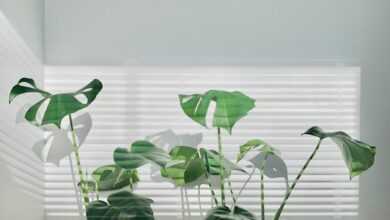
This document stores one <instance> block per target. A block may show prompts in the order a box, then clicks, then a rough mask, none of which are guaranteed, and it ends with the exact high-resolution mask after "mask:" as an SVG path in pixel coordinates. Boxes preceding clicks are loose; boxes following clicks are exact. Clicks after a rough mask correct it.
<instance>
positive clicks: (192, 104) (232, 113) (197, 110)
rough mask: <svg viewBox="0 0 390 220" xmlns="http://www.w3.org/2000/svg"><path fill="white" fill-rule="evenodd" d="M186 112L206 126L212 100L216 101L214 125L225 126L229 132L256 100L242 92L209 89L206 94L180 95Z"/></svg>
mask: <svg viewBox="0 0 390 220" xmlns="http://www.w3.org/2000/svg"><path fill="white" fill-rule="evenodd" d="M179 101H180V105H181V108H182V109H183V111H184V113H185V114H186V115H187V116H188V117H190V118H191V119H192V120H194V121H195V122H197V123H199V124H201V125H202V126H204V127H207V125H206V116H207V112H208V110H209V107H210V103H211V101H214V102H215V103H216V109H215V111H214V115H213V127H218V128H224V129H226V130H227V131H228V132H229V133H231V130H232V128H233V126H234V125H235V124H236V122H237V121H238V120H240V119H241V118H243V117H244V116H246V115H247V114H248V112H249V111H250V110H252V109H253V108H254V107H255V100H254V99H252V98H250V97H248V96H246V95H245V94H243V93H241V92H237V91H234V92H227V91H219V90H209V91H208V92H206V93H204V94H193V95H179Z"/></svg>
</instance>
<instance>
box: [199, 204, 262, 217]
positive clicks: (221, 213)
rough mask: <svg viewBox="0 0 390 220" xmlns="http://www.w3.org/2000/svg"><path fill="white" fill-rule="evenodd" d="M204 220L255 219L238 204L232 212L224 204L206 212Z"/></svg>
mask: <svg viewBox="0 0 390 220" xmlns="http://www.w3.org/2000/svg"><path fill="white" fill-rule="evenodd" d="M205 219H206V220H256V217H255V215H253V214H252V213H250V212H249V211H248V210H245V209H243V208H241V207H239V206H236V207H234V210H233V212H232V211H231V210H230V208H228V207H226V206H220V207H217V208H213V209H211V210H210V211H209V213H208V214H207V216H206V218H205Z"/></svg>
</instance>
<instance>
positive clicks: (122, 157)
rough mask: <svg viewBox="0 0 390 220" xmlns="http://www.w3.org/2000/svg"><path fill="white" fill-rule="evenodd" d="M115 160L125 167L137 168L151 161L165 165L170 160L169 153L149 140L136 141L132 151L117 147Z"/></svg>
mask: <svg viewBox="0 0 390 220" xmlns="http://www.w3.org/2000/svg"><path fill="white" fill-rule="evenodd" d="M114 161H115V163H116V164H117V165H118V166H119V167H122V168H124V169H136V168H138V167H141V166H143V165H145V164H147V163H149V162H153V163H155V164H157V165H159V166H161V167H164V166H165V165H166V163H167V162H168V161H169V155H168V154H167V153H166V152H165V151H164V150H163V149H161V148H158V147H156V146H155V145H154V144H152V143H150V142H149V141H143V140H141V141H135V142H134V143H133V144H132V145H131V148H130V151H129V150H127V149H125V148H117V149H115V151H114Z"/></svg>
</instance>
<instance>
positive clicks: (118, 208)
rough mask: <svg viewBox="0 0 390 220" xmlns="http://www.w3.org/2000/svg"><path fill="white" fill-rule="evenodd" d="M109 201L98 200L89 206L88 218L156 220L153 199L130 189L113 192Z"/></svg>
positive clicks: (101, 219) (93, 219)
mask: <svg viewBox="0 0 390 220" xmlns="http://www.w3.org/2000/svg"><path fill="white" fill-rule="evenodd" d="M107 200H108V203H107V202H105V201H101V200H97V201H93V202H91V203H90V204H89V205H88V207H87V218H88V220H139V219H142V220H154V215H153V210H152V208H151V204H152V203H153V201H152V200H151V199H148V198H145V197H143V196H139V195H136V194H134V193H131V192H128V191H121V192H118V193H113V194H111V195H110V196H109V197H108V198H107Z"/></svg>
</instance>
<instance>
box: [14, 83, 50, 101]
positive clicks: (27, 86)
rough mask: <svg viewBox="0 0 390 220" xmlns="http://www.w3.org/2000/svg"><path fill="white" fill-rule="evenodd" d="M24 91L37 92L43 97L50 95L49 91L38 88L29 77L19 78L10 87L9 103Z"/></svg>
mask: <svg viewBox="0 0 390 220" xmlns="http://www.w3.org/2000/svg"><path fill="white" fill-rule="evenodd" d="M25 93H39V94H40V95H42V96H43V97H48V96H50V93H48V92H46V91H43V90H41V89H39V88H38V87H37V86H36V84H35V81H34V80H33V79H30V78H21V79H20V80H19V81H18V83H17V84H16V85H15V86H14V87H12V89H11V91H10V94H9V103H11V102H12V101H13V100H14V99H15V98H16V97H17V96H19V95H22V94H25Z"/></svg>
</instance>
